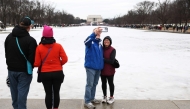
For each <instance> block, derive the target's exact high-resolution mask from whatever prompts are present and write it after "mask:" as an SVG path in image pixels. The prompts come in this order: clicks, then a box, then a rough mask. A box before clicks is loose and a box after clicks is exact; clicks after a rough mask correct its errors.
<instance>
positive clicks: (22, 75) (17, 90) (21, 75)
mask: <svg viewBox="0 0 190 109" xmlns="http://www.w3.org/2000/svg"><path fill="white" fill-rule="evenodd" d="M8 72H9V80H10V91H11V97H12V106H13V108H14V109H27V108H26V101H27V96H28V92H29V88H30V83H31V81H32V75H29V74H27V73H26V72H15V71H8Z"/></svg>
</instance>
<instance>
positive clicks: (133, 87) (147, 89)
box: [0, 26, 190, 100]
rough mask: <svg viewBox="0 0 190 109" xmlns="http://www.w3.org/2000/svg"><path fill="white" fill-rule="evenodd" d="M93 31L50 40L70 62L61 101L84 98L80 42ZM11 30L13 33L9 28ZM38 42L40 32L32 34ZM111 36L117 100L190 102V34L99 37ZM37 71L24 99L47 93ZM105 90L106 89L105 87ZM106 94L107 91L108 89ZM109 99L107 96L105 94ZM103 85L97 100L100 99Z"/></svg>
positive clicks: (123, 31) (1, 84)
mask: <svg viewBox="0 0 190 109" xmlns="http://www.w3.org/2000/svg"><path fill="white" fill-rule="evenodd" d="M93 28H94V27H91V26H84V27H64V28H54V37H55V39H56V41H57V42H58V43H61V44H62V46H63V47H64V49H65V51H66V53H67V55H68V58H69V61H68V63H66V64H65V65H64V66H63V70H64V73H65V80H64V82H63V84H62V87H61V90H60V97H61V99H83V98H84V91H85V84H86V72H85V69H84V55H85V54H84V50H85V46H84V43H83V41H84V40H85V39H86V37H87V36H89V35H90V34H91V32H92V30H93ZM7 30H8V31H11V28H8V29H7ZM30 34H31V36H33V37H34V38H35V39H36V40H37V42H38V43H39V41H40V38H41V36H42V29H37V30H36V31H34V30H32V31H30ZM7 35H8V33H3V34H0V36H1V39H0V42H1V43H0V49H1V50H0V57H1V62H0V65H1V67H0V71H1V75H0V99H2V98H10V91H9V88H8V87H7V86H6V84H5V81H6V77H7V66H6V62H5V53H4V40H5V38H6V36H7ZM107 35H109V36H111V38H112V41H113V43H112V46H113V47H115V48H116V52H117V55H116V58H117V59H118V60H119V62H120V65H121V67H120V68H119V69H116V73H115V78H114V82H115V94H114V96H115V98H116V99H135V100H141V99H145V100H149V99H151V100H188V99H190V67H189V62H190V35H189V34H175V33H165V32H151V31H146V30H136V29H127V28H116V27H109V32H107V33H102V35H101V37H102V38H104V37H105V36H107ZM36 70H37V69H36V68H35V69H34V74H33V81H32V83H31V86H30V92H29V95H28V98H29V99H30V98H37V99H44V97H45V92H44V89H43V86H42V84H41V83H37V81H36V80H37V74H36ZM108 88H109V87H108ZM108 91H109V90H108ZM108 94H109V92H108ZM102 95H103V94H102V90H101V80H99V84H98V86H97V93H96V98H101V97H102Z"/></svg>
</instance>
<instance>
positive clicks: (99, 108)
mask: <svg viewBox="0 0 190 109" xmlns="http://www.w3.org/2000/svg"><path fill="white" fill-rule="evenodd" d="M27 102H28V103H27V106H28V109H46V107H45V101H44V99H28V101H27ZM0 109H13V108H12V106H11V100H10V99H0ZM59 109H86V108H85V107H84V101H83V100H82V99H61V101H60V106H59ZM96 109H190V100H172V101H170V100H116V101H115V102H114V103H113V104H111V105H108V104H105V103H104V104H98V105H96Z"/></svg>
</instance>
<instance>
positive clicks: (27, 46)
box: [4, 26, 37, 72]
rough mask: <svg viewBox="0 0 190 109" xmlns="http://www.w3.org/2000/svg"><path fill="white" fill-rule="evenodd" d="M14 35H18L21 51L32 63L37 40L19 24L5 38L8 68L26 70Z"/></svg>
mask: <svg viewBox="0 0 190 109" xmlns="http://www.w3.org/2000/svg"><path fill="white" fill-rule="evenodd" d="M16 37H18V42H19V45H20V48H21V50H22V52H23V53H24V55H25V56H26V58H27V60H28V61H30V63H31V64H32V65H34V59H35V51H36V47H37V42H36V40H35V39H34V38H33V37H31V36H30V34H29V33H28V31H27V30H26V29H24V28H21V27H19V26H16V27H15V28H14V29H13V30H12V33H10V34H9V35H8V36H7V38H6V39H5V43H4V46H5V57H6V63H7V66H8V70H10V71H17V72H27V66H26V59H25V58H24V56H23V55H22V54H21V52H20V50H19V48H18V45H17V43H16Z"/></svg>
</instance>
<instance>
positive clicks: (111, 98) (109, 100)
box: [107, 97, 115, 104]
mask: <svg viewBox="0 0 190 109" xmlns="http://www.w3.org/2000/svg"><path fill="white" fill-rule="evenodd" d="M114 101H115V100H114V97H110V98H109V99H108V101H107V103H108V104H112V103H113V102H114Z"/></svg>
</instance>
